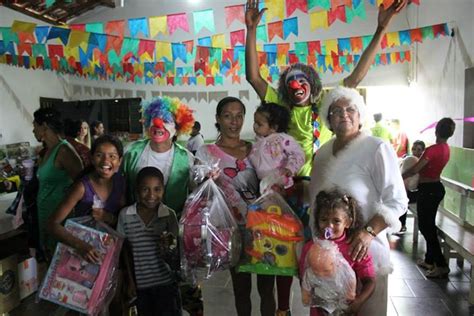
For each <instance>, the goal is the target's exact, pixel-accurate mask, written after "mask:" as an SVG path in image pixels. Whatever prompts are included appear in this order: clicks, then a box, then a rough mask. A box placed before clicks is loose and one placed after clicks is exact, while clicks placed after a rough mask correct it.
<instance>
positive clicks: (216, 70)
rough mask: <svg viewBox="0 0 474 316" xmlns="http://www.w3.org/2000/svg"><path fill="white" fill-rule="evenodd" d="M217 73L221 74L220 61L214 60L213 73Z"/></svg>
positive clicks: (214, 74) (213, 74)
mask: <svg viewBox="0 0 474 316" xmlns="http://www.w3.org/2000/svg"><path fill="white" fill-rule="evenodd" d="M217 74H219V63H218V62H217V60H214V61H213V62H212V64H211V75H212V76H213V77H215V76H216V75H217Z"/></svg>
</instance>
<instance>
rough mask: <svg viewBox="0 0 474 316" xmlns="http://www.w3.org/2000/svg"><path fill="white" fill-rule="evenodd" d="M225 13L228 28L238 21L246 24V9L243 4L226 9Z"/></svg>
mask: <svg viewBox="0 0 474 316" xmlns="http://www.w3.org/2000/svg"><path fill="white" fill-rule="evenodd" d="M224 11H225V22H226V24H227V27H229V26H230V25H231V24H232V22H233V21H234V20H236V19H237V20H239V21H240V22H242V24H245V9H244V5H243V4H238V5H232V6H228V7H225V8H224Z"/></svg>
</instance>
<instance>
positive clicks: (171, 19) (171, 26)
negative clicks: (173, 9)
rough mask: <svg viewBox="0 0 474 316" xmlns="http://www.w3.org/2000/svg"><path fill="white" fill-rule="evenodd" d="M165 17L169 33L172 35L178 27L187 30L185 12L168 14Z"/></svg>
mask: <svg viewBox="0 0 474 316" xmlns="http://www.w3.org/2000/svg"><path fill="white" fill-rule="evenodd" d="M167 18H168V30H169V32H170V35H172V34H173V33H174V32H175V31H176V30H177V29H178V28H181V29H182V30H184V31H186V32H189V24H188V18H187V17H186V13H177V14H169V15H168V16H167Z"/></svg>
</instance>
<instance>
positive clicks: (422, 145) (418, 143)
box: [413, 140, 426, 150]
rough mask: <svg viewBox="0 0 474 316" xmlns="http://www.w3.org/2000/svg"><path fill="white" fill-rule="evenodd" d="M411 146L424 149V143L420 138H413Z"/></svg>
mask: <svg viewBox="0 0 474 316" xmlns="http://www.w3.org/2000/svg"><path fill="white" fill-rule="evenodd" d="M413 146H421V148H423V150H425V148H426V144H425V142H424V141H422V140H415V141H414V142H413Z"/></svg>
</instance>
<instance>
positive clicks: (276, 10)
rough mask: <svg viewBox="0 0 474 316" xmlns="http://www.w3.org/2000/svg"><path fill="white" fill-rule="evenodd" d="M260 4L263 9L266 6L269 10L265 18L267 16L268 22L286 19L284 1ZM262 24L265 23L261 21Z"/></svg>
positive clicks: (268, 0)
mask: <svg viewBox="0 0 474 316" xmlns="http://www.w3.org/2000/svg"><path fill="white" fill-rule="evenodd" d="M260 4H261V6H262V7H263V6H265V7H266V8H267V11H266V12H265V14H264V16H265V15H266V16H267V20H268V21H271V20H272V19H273V18H274V17H277V18H278V19H280V20H283V19H284V18H285V4H284V1H283V0H267V1H265V3H263V2H260ZM259 10H261V8H259ZM262 20H263V19H262ZM261 23H265V21H261Z"/></svg>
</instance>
